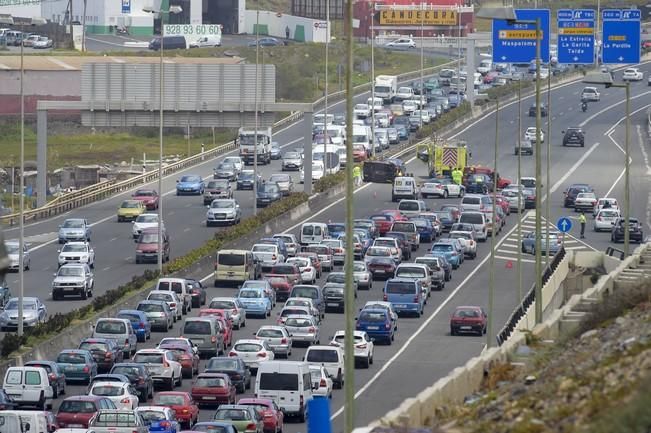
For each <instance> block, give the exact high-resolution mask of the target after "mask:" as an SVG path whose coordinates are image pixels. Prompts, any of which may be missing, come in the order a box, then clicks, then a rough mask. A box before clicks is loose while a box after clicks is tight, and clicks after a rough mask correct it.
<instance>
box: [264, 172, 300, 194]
mask: <svg viewBox="0 0 651 433" xmlns="http://www.w3.org/2000/svg"><path fill="white" fill-rule="evenodd" d="M269 182H270V183H271V184H273V183H276V184H277V185H278V188H280V193H281V194H282V195H290V194H291V193H293V192H294V180H293V179H292V177H291V176H290V175H288V174H285V173H275V174H272V175H271V176H270V177H269Z"/></svg>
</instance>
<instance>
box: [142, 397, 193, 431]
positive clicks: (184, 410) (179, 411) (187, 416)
mask: <svg viewBox="0 0 651 433" xmlns="http://www.w3.org/2000/svg"><path fill="white" fill-rule="evenodd" d="M152 405H153V406H165V407H169V408H170V409H172V410H173V411H174V412H176V419H177V420H178V421H179V423H181V425H182V426H186V427H187V428H190V427H192V426H193V425H194V424H196V423H197V421H198V420H199V406H197V404H196V402H195V401H194V400H193V398H192V396H191V395H190V393H189V392H184V391H163V392H158V393H156V394H154V401H153V402H152Z"/></svg>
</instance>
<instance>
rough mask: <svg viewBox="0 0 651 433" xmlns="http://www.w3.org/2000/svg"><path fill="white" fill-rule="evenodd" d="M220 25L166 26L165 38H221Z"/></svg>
mask: <svg viewBox="0 0 651 433" xmlns="http://www.w3.org/2000/svg"><path fill="white" fill-rule="evenodd" d="M221 34H222V26H221V25H219V24H165V36H221Z"/></svg>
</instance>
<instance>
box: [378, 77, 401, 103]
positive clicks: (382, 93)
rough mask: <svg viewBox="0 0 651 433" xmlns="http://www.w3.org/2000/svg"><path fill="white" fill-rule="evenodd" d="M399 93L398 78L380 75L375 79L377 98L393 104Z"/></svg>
mask: <svg viewBox="0 0 651 433" xmlns="http://www.w3.org/2000/svg"><path fill="white" fill-rule="evenodd" d="M396 93H398V77H397V76H395V75H378V76H377V77H375V96H376V97H377V98H382V99H383V100H384V102H385V103H386V104H391V103H392V102H393V99H394V98H395V96H396Z"/></svg>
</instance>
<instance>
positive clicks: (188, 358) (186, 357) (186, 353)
mask: <svg viewBox="0 0 651 433" xmlns="http://www.w3.org/2000/svg"><path fill="white" fill-rule="evenodd" d="M158 349H165V350H170V351H172V352H174V354H175V355H176V360H177V361H178V362H179V363H180V364H181V373H182V374H183V377H184V378H186V379H192V377H193V376H194V375H195V374H198V373H199V352H198V351H195V350H194V346H193V347H188V346H187V345H183V344H178V343H165V344H159V345H158Z"/></svg>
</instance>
